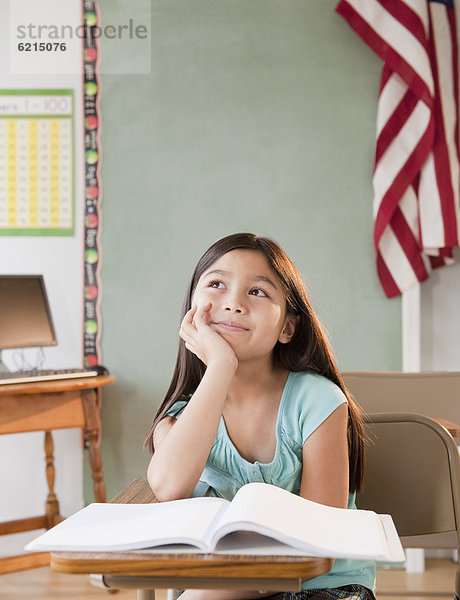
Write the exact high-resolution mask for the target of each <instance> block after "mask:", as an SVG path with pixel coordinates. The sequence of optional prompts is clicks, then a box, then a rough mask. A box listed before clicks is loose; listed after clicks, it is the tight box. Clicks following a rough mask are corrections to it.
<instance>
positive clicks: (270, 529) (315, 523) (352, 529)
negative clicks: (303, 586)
mask: <svg viewBox="0 0 460 600" xmlns="http://www.w3.org/2000/svg"><path fill="white" fill-rule="evenodd" d="M237 530H240V531H254V532H257V533H259V534H262V535H267V536H271V537H274V538H275V539H277V540H278V541H281V542H283V543H285V544H288V545H291V546H293V547H295V548H297V549H298V550H301V551H302V552H305V553H307V554H311V555H312V556H324V557H331V558H373V559H376V560H377V559H379V560H383V559H390V557H389V548H388V543H387V540H386V536H385V534H384V530H383V526H382V524H381V522H380V519H379V517H378V515H376V514H375V513H373V512H371V511H363V510H360V511H358V510H347V509H340V508H332V507H328V506H323V505H321V504H317V503H315V502H310V501H309V500H305V499H304V498H300V497H299V496H296V495H295V494H291V493H290V492H287V491H286V490H282V489H280V488H277V487H275V486H271V485H268V484H260V483H253V484H249V485H246V486H244V487H243V488H241V489H240V490H239V491H238V493H237V494H236V496H235V498H234V499H233V502H232V503H231V504H230V506H229V507H228V509H227V511H226V512H225V514H223V515H222V517H221V519H220V521H219V523H218V524H217V525H216V533H215V538H220V537H222V536H223V535H225V534H227V533H230V532H232V531H237Z"/></svg>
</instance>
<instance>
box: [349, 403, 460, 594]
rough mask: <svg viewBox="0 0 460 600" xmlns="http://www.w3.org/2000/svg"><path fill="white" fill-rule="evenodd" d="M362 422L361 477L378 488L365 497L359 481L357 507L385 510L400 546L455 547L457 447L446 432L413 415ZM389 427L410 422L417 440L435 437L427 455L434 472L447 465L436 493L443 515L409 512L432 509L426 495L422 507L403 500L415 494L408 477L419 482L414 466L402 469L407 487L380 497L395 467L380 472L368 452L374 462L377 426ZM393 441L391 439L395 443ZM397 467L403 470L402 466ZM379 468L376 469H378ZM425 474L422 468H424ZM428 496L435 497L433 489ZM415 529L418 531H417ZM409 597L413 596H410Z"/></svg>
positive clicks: (459, 477) (459, 578) (459, 484)
mask: <svg viewBox="0 0 460 600" xmlns="http://www.w3.org/2000/svg"><path fill="white" fill-rule="evenodd" d="M365 421H366V428H367V430H368V432H369V437H370V448H369V452H368V455H369V461H368V465H367V467H366V479H367V480H369V479H370V478H372V483H373V485H377V486H381V489H380V488H378V487H377V489H372V490H370V491H369V489H368V492H367V494H368V495H369V496H366V479H365V483H364V489H363V491H362V492H361V494H359V495H358V498H357V505H358V507H359V508H368V509H371V510H375V511H376V512H380V513H381V512H388V513H389V514H391V516H392V517H393V519H394V521H395V524H396V528H397V529H398V531H399V533H400V536H401V542H402V544H403V546H404V547H405V548H440V547H443V544H444V543H445V540H446V539H447V546H444V547H452V546H451V544H452V541H454V543H455V546H456V548H457V550H458V549H460V532H459V522H460V456H459V450H458V447H457V445H456V443H455V441H454V439H453V437H452V436H451V434H450V433H449V432H448V431H447V429H446V428H445V427H443V426H442V425H440V424H439V423H438V422H436V421H435V420H433V419H431V418H429V417H426V416H425V415H420V414H418V413H371V414H369V415H367V416H366V418H365ZM395 424H405V425H406V426H407V425H409V424H410V425H413V426H419V427H420V428H421V429H420V432H421V431H423V436H425V435H429V436H430V437H431V436H435V437H433V440H435V439H436V440H437V443H438V444H440V445H439V452H437V453H436V456H433V461H435V460H436V461H438V464H439V465H440V468H441V467H442V465H441V462H443V464H444V466H446V465H447V468H446V471H447V472H448V481H445V484H446V488H445V490H444V493H443V494H441V496H442V499H441V500H440V502H443V503H444V504H443V508H445V507H446V506H447V504H449V507H448V512H449V515H447V514H438V513H436V514H434V513H432V514H430V515H429V514H428V513H423V514H422V512H420V514H417V511H415V512H414V507H415V506H417V507H419V506H420V505H421V506H422V507H424V508H425V511H426V510H432V509H433V506H432V504H430V502H431V499H432V496H430V497H428V496H427V499H428V504H427V503H423V502H422V500H423V499H421V498H420V496H418V499H419V503H417V502H416V500H417V498H415V499H414V498H412V499H409V498H410V496H411V495H414V494H416V487H415V486H411V485H410V482H409V479H410V477H414V481H415V480H417V479H420V478H419V477H418V465H416V464H414V465H413V467H412V471H411V472H410V473H407V469H406V471H405V472H406V473H407V480H406V483H407V484H408V485H404V484H403V483H402V482H401V483H402V485H401V487H400V488H399V489H396V490H395V491H396V493H395V494H394V497H387V496H386V492H387V491H388V489H389V488H390V489H391V486H392V485H395V486H396V487H397V486H398V469H397V468H393V466H394V467H396V466H397V465H389V467H388V468H385V466H384V465H383V462H379V463H378V464H377V466H376V465H375V464H373V462H372V461H373V452H372V448H373V447H375V448H376V450H377V451H378V452H379V454H378V455H376V457H377V460H378V459H380V458H381V453H380V448H379V435H378V434H376V430H377V429H379V427H380V426H382V425H395ZM422 428H423V429H422ZM393 431H396V428H394V427H393ZM403 431H404V430H403V429H402V428H401V433H402V434H403ZM417 437H418V436H417ZM427 440H428V438H426V441H427ZM398 441H399V440H398ZM388 442H389V440H388V439H387V440H386V443H388ZM384 443H385V440H382V444H384ZM396 443H397V441H396V442H395V444H396ZM423 443H424V439H423V437H420V443H417V444H416V445H414V446H412V447H411V448H410V450H412V451H414V452H416V451H418V450H420V451H421V450H422V449H423V446H422V444H423ZM433 443H434V441H433ZM401 446H402V447H404V440H403V439H402V440H401ZM406 447H407V445H406ZM397 448H399V446H396V445H394V447H393V451H395V452H396V449H397ZM441 449H442V450H441ZM387 452H388V449H387ZM444 452H445V456H444ZM399 456H400V457H401V460H402V462H403V463H404V457H403V456H401V454H400V455H399ZM408 460H409V459H408ZM403 466H405V467H408V465H403ZM374 467H376V468H377V469H379V471H378V477H376V473H375V472H374V473H373V472H372V469H373V468H374ZM380 469H382V470H381V471H380ZM426 470H428V467H427V468H426ZM438 472H440V471H438ZM435 473H436V471H435ZM403 475H404V473H403ZM424 475H425V473H420V477H422V476H424ZM443 483H444V482H443ZM423 484H424V485H426V486H429V480H428V478H426V479H424V480H423ZM426 489H427V492H428V493H430V488H429V487H426ZM399 492H401V493H399ZM433 493H435V490H433ZM401 495H404V496H405V497H406V499H405V500H404V502H402V501H401V500H400V497H401ZM411 500H412V501H411ZM407 504H409V505H407ZM403 505H406V508H407V510H406V511H405V512H406V514H404V509H402V508H401V506H403ZM441 510H442V509H441ZM408 511H410V512H408ZM417 529H419V530H418V531H417ZM438 529H441V530H438ZM414 595H416V593H415V592H414ZM455 595H456V598H459V597H460V567H459V568H457V574H456V581H455Z"/></svg>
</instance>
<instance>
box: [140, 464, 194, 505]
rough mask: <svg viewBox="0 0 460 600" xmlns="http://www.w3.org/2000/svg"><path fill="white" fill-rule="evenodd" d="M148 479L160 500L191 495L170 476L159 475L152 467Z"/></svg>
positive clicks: (166, 500) (179, 498)
mask: <svg viewBox="0 0 460 600" xmlns="http://www.w3.org/2000/svg"><path fill="white" fill-rule="evenodd" d="M147 480H148V482H149V485H150V487H151V489H152V491H153V493H154V494H155V497H156V499H157V500H158V501H159V502H170V501H171V500H182V499H183V498H188V497H189V495H188V494H185V493H184V491H183V490H181V489H180V486H178V485H177V484H175V482H174V481H171V480H170V478H169V477H161V476H158V475H157V474H156V473H154V472H152V470H151V469H149V470H148V472H147Z"/></svg>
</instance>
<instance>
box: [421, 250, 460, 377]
mask: <svg viewBox="0 0 460 600" xmlns="http://www.w3.org/2000/svg"><path fill="white" fill-rule="evenodd" d="M458 259H460V256H458V254H457V260H458ZM459 307H460V263H457V264H455V265H452V266H449V267H443V268H441V269H437V270H435V271H434V272H433V273H432V274H431V277H430V279H429V280H428V281H426V282H425V283H424V284H423V285H422V286H421V324H422V326H421V368H422V370H424V371H444V370H445V371H460V309H459Z"/></svg>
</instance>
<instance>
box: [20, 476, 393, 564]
mask: <svg viewBox="0 0 460 600" xmlns="http://www.w3.org/2000/svg"><path fill="white" fill-rule="evenodd" d="M154 547H155V548H156V549H157V550H158V551H159V552H168V551H169V552H187V551H188V552H190V551H193V552H205V553H206V552H214V553H222V554H247V555H254V554H264V555H294V556H295V555H305V556H322V557H330V558H358V559H359V558H360V559H372V560H381V561H390V562H402V561H404V552H403V549H402V547H401V543H400V541H399V538H398V535H397V533H396V529H395V527H394V524H393V521H392V519H391V517H390V516H388V515H377V514H376V513H374V512H372V511H367V510H348V509H342V508H332V507H330V506H324V505H322V504H317V503H315V502H310V501H309V500H305V499H304V498H301V497H299V496H296V495H295V494H292V493H290V492H287V491H286V490H283V489H281V488H278V487H275V486H272V485H269V484H267V483H249V484H247V485H245V486H243V487H242V488H241V489H240V490H239V491H238V493H237V494H236V495H235V497H234V498H233V500H232V501H231V502H229V501H228V500H222V499H220V498H190V499H186V500H174V501H171V502H162V503H156V504H90V505H89V506H87V507H86V508H83V509H82V510H80V511H79V512H77V513H75V514H74V515H72V516H71V517H69V518H68V519H66V520H65V521H63V522H62V523H59V525H56V527H53V528H52V529H50V530H49V531H47V532H46V533H44V534H43V535H41V536H39V537H38V538H36V539H35V540H33V541H32V542H30V543H29V544H28V545H27V546H26V550H34V551H35V550H53V551H59V550H61V551H90V552H96V551H102V552H107V551H124V550H139V549H147V548H148V549H149V551H153V550H152V548H154Z"/></svg>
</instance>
